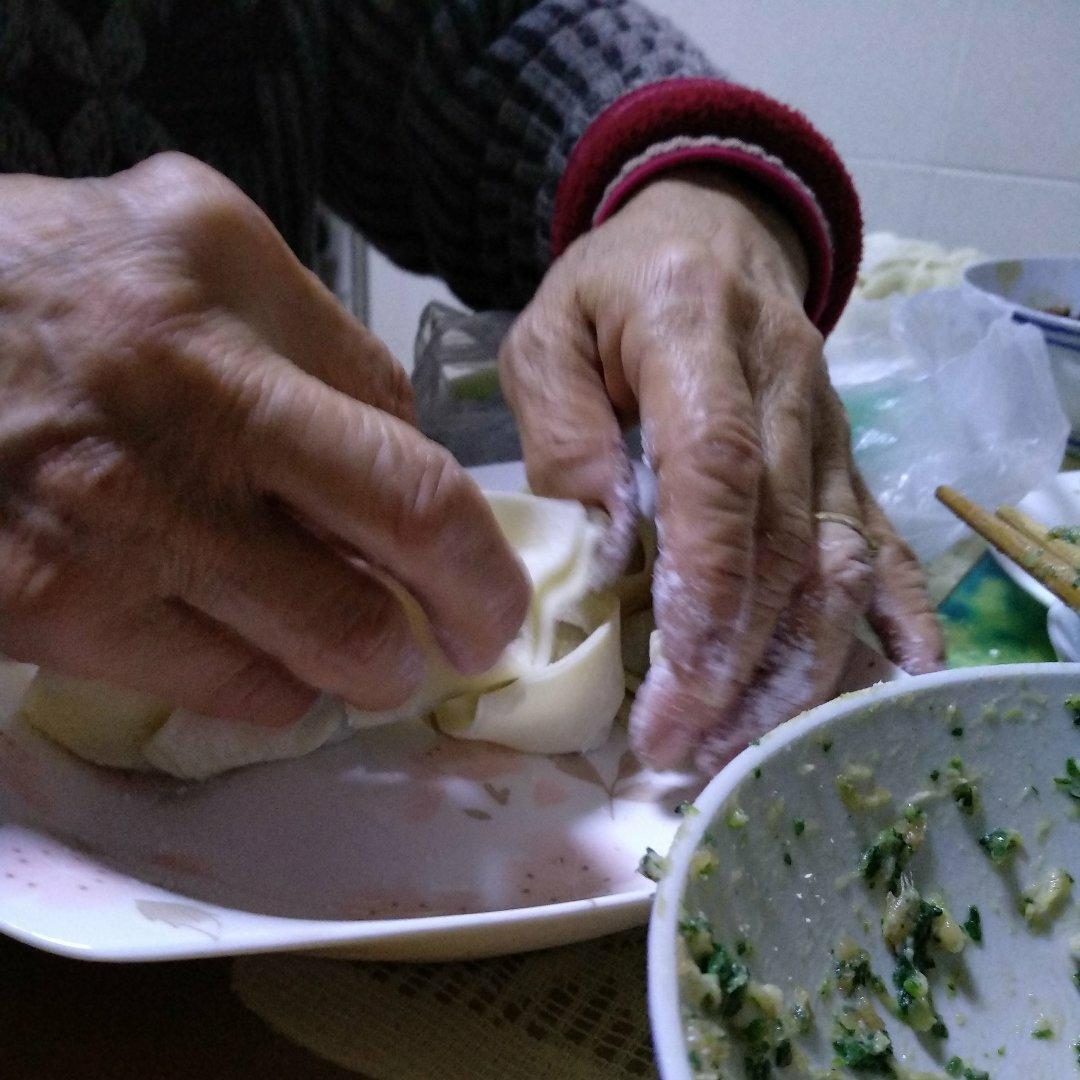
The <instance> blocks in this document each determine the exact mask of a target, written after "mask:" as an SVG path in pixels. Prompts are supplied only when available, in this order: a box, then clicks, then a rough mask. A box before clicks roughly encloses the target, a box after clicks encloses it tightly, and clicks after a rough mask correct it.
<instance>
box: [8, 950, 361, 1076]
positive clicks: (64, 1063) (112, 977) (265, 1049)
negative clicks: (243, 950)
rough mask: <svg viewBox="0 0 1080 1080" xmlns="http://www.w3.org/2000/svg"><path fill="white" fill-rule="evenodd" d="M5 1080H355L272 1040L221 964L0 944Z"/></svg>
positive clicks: (274, 1036)
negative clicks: (118, 959) (112, 959)
mask: <svg viewBox="0 0 1080 1080" xmlns="http://www.w3.org/2000/svg"><path fill="white" fill-rule="evenodd" d="M0 1077H3V1080H98V1078H104V1077H108V1080H181V1078H183V1080H192V1078H195V1077H197V1078H199V1080H233V1078H234V1077H235V1078H236V1080H241V1078H243V1080H252V1078H254V1077H270V1078H274V1077H281V1078H282V1080H346V1078H347V1080H357V1074H356V1073H354V1072H347V1071H346V1070H344V1069H339V1068H337V1066H334V1065H330V1064H328V1063H326V1062H324V1061H321V1060H320V1059H318V1058H316V1057H314V1056H313V1055H312V1054H309V1053H308V1052H307V1051H306V1050H304V1049H302V1048H300V1047H298V1046H295V1045H294V1044H293V1043H291V1042H289V1041H288V1040H286V1039H284V1038H282V1037H281V1036H280V1035H278V1034H276V1033H275V1032H274V1031H272V1030H271V1029H270V1028H269V1027H267V1026H266V1025H265V1024H264V1023H263V1022H262V1021H261V1020H260V1019H259V1018H258V1017H257V1016H255V1015H254V1013H251V1012H249V1011H248V1010H247V1009H245V1008H244V1006H243V1005H241V1004H240V1001H239V1000H238V999H237V998H236V996H235V995H234V994H233V993H232V991H231V990H230V988H229V961H228V960H200V961H190V962H180V963H171V964H133V965H123V966H121V965H114V964H96V963H88V962H86V961H84V960H68V959H65V958H62V957H58V956H51V955H48V954H46V953H43V952H39V951H38V950H36V949H31V948H29V947H27V946H25V945H21V944H19V943H18V942H15V941H12V940H11V939H10V938H5V937H3V936H0Z"/></svg>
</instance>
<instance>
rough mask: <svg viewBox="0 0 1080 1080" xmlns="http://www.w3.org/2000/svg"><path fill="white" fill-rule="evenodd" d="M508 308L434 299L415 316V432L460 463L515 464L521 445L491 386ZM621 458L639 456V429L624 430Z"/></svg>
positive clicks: (509, 316) (495, 387)
mask: <svg viewBox="0 0 1080 1080" xmlns="http://www.w3.org/2000/svg"><path fill="white" fill-rule="evenodd" d="M514 318H515V316H514V313H513V312H509V311H478V312H475V313H471V312H467V311H458V310H456V309H454V308H452V307H449V306H448V305H446V304H440V303H438V302H437V301H436V302H432V303H430V304H428V306H427V307H426V308H424V310H423V312H422V313H421V315H420V329H419V331H418V333H417V335H416V345H415V349H414V353H413V357H414V359H413V374H412V384H413V392H414V395H415V400H416V415H417V421H418V423H419V425H420V430H421V431H422V432H423V433H424V434H425V435H426V436H427V437H428V438H429V439H433V440H434V441H435V442H437V443H440V444H441V445H443V446H445V447H446V448H447V449H448V450H449V451H450V452H451V453H452V454H453V455H454V457H456V458H457V459H458V461H460V462H461V464H462V465H466V466H470V465H488V464H492V463H494V462H499V461H518V460H520V458H521V441H520V439H519V438H518V432H517V425H516V424H515V423H514V417H513V414H512V413H511V412H510V408H509V406H508V405H507V404H506V402H505V400H504V399H503V396H502V391H501V390H500V389H499V371H498V356H499V346H500V345H501V344H502V340H503V338H504V337H505V336H506V334H507V331H509V329H510V326H511V324H512V323H513V321H514ZM626 448H627V453H628V454H629V455H630V457H631V458H632V459H634V460H639V459H640V457H641V432H640V430H639V429H637V428H632V429H631V430H629V431H627V432H626Z"/></svg>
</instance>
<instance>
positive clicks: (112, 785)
mask: <svg viewBox="0 0 1080 1080" xmlns="http://www.w3.org/2000/svg"><path fill="white" fill-rule="evenodd" d="M474 475H476V477H477V479H478V480H479V481H480V483H481V484H482V486H484V487H487V488H490V489H494V488H520V487H521V486H522V484H523V481H524V476H523V472H522V469H521V467H520V465H511V466H495V467H489V468H484V469H478V470H475V471H474ZM892 671H893V669H891V668H890V667H889V666H888V665H886V664H885V663H884V661H882V660H881V658H880V657H877V656H876V654H873V653H869V652H868V651H866V652H860V654H859V657H858V658H857V660H856V661H855V663H854V664H853V665H852V668H851V669H850V671H849V675H848V679H847V683H848V685H867V684H868V683H870V682H874V681H877V680H879V679H882V678H889V677H891V674H892ZM29 676H30V669H27V668H22V667H19V666H16V665H10V664H9V665H6V666H2V667H0V931H4V932H6V933H8V934H11V935H12V936H14V937H17V938H20V939H22V940H24V941H27V942H30V943H31V944H34V945H37V946H40V947H42V948H45V949H49V950H52V951H55V952H60V953H66V954H71V955H75V956H81V957H86V958H90V959H99V960H119V961H130V960H160V959H170V958H180V957H194V956H213V955H228V954H235V953H244V952H262V951H273V950H300V949H332V950H333V951H335V952H337V953H340V954H342V955H348V956H353V957H364V958H380V959H392V960H432V959H451V958H465V957H479V956H486V955H497V954H500V953H510V952H520V951H525V950H528V949H535V948H543V947H548V946H553V945H558V944H566V943H569V942H572V941H577V940H583V939H586V938H590V937H597V936H600V935H602V934H606V933H612V932H614V931H616V930H620V929H624V928H626V927H629V926H633V925H639V924H641V923H643V922H644V921H645V919H646V917H647V913H648V907H649V903H650V900H651V896H652V886H651V885H650V884H649V883H648V882H646V881H645V880H644V879H643V878H641V877H639V876H638V875H637V873H636V867H637V865H638V861H639V859H640V857H641V855H642V853H643V851H644V849H645V848H646V846H652V847H655V848H666V847H667V845H668V844H669V843H670V841H671V837H672V835H673V834H674V831H675V828H676V824H677V821H678V819H677V817H676V816H675V814H674V808H675V806H676V805H677V804H678V803H679V802H680V801H682V800H683V799H686V798H688V797H693V795H694V794H695V793H696V791H697V787H698V786H700V785H698V784H696V782H695V781H694V780H692V779H691V778H690V777H689V776H687V775H684V774H680V773H663V774H657V773H652V772H649V771H646V770H642V769H641V768H640V767H639V766H638V764H637V762H636V761H635V759H634V758H633V756H632V755H631V754H630V753H629V752H628V750H627V745H626V737H625V733H624V732H623V731H622V729H621V728H617V729H616V731H615V733H614V734H613V736H612V738H611V739H610V740H609V742H608V744H607V745H606V746H604V747H603V748H602V749H600V750H599V751H597V752H595V753H591V754H588V755H579V754H574V755H566V756H561V757H550V758H549V757H537V756H532V755H527V754H519V753H515V752H513V751H510V750H504V749H501V748H498V747H494V746H490V745H487V744H482V743H471V742H462V741H455V740H452V739H447V738H445V737H442V736H439V735H437V734H436V733H434V732H433V731H431V730H430V729H429V728H428V727H427V726H425V725H422V724H413V725H406V724H402V725H394V726H391V727H384V728H378V729H374V730H369V731H364V732H361V733H358V734H357V735H356V736H355V737H353V738H351V739H349V740H348V741H346V742H344V743H340V744H338V745H335V746H330V747H324V748H323V749H322V750H320V751H319V752H317V753H315V754H313V755H311V756H309V757H307V758H304V759H302V760H300V761H291V762H280V763H275V764H272V765H263V766H258V767H254V768H250V769H244V770H240V771H238V772H235V773H232V774H229V775H226V776H223V777H219V778H217V779H214V780H211V781H208V782H206V783H202V784H184V783H180V782H177V781H174V780H171V779H167V778H161V777H152V776H143V775H138V774H131V773H122V772H118V771H113V770H108V769H99V768H96V767H93V766H90V765H86V764H84V763H82V762H80V761H77V760H76V759H74V758H73V757H71V756H70V755H68V754H66V753H64V752H62V751H60V750H58V749H57V748H56V747H54V746H52V745H51V744H50V743H48V742H46V741H45V740H43V739H41V738H40V737H38V736H36V735H35V734H34V733H33V732H30V731H27V730H26V729H24V728H22V727H21V726H20V725H17V724H11V723H9V722H6V721H5V718H9V717H10V716H11V713H12V710H13V708H14V706H15V704H16V703H17V701H18V700H19V696H20V694H21V691H22V688H23V687H24V686H25V684H26V681H27V680H28V678H29Z"/></svg>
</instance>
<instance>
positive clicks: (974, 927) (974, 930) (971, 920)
mask: <svg viewBox="0 0 1080 1080" xmlns="http://www.w3.org/2000/svg"><path fill="white" fill-rule="evenodd" d="M962 925H963V928H964V933H965V934H967V936H968V937H969V938H971V940H972V941H974V942H975V943H976V944H981V943H982V939H983V932H982V916H981V915H980V914H979V909H978V908H977V907H975V906H974V905H972V906H971V907H969V908H968V917H967V918H966V919H965V920H964V922H963V924H962Z"/></svg>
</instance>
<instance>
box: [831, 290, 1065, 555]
mask: <svg viewBox="0 0 1080 1080" xmlns="http://www.w3.org/2000/svg"><path fill="white" fill-rule="evenodd" d="M825 354H826V358H827V360H828V363H829V373H830V376H831V378H832V381H833V385H834V386H835V387H836V388H837V391H838V392H839V394H840V397H841V399H842V400H843V402H844V405H845V407H846V409H847V413H848V417H849V419H850V421H851V427H852V446H853V449H854V453H855V460H856V462H857V463H858V465H859V468H860V469H861V471H862V473H863V476H864V477H865V478H866V481H867V484H868V485H869V487H870V489H871V490H872V491H873V493H874V495H875V496H876V497H877V499H878V500H879V502H880V503H881V505H882V507H883V508H884V510H885V513H886V514H887V515H888V516H889V518H890V519H891V520H892V522H893V524H894V525H895V526H896V528H897V529H898V531H899V532H900V534H901V535H902V536H903V537H904V539H905V540H907V542H908V543H909V544H910V545H911V546H912V548H913V549H914V550H915V553H916V554H917V555H918V556H919V558H920V559H922V560H924V561H925V560H928V559H931V558H934V557H935V556H936V555H939V554H941V553H942V552H943V551H945V550H946V549H947V548H949V547H950V546H951V545H952V544H953V543H955V542H956V541H957V540H959V539H960V538H961V537H962V536H963V535H964V533H965V530H966V526H964V525H963V524H961V523H960V522H959V521H957V520H956V519H955V518H954V517H953V516H952V514H950V513H949V512H948V511H947V510H946V509H945V508H944V507H943V506H941V505H940V504H939V503H938V502H937V500H936V499H935V498H934V489H935V488H936V487H937V486H938V485H939V484H948V485H949V486H951V487H954V488H956V489H957V490H958V491H961V492H963V494H965V495H966V496H967V497H968V498H970V499H973V500H975V501H976V502H978V503H981V504H983V505H984V506H988V507H994V506H997V505H998V504H999V503H1003V502H1016V501H1017V500H1019V499H1020V498H1021V497H1022V496H1023V495H1025V494H1026V493H1027V492H1028V491H1030V490H1031V489H1032V488H1034V487H1038V486H1039V485H1040V484H1043V483H1045V482H1046V481H1048V480H1049V479H1050V478H1051V477H1052V476H1054V475H1055V474H1056V473H1057V471H1058V470H1059V469H1060V467H1061V461H1062V457H1063V455H1064V452H1065V445H1066V440H1067V438H1068V432H1069V424H1068V421H1067V419H1066V417H1065V413H1064V411H1063V410H1062V407H1061V404H1060V402H1059V399H1058V394H1057V390H1056V388H1055V385H1054V380H1053V376H1052V374H1051V370H1050V358H1049V354H1048V353H1047V349H1046V344H1045V342H1044V341H1043V339H1042V336H1041V335H1040V334H1039V332H1038V331H1037V330H1035V329H1034V328H1033V327H1030V326H1021V325H1019V324H1018V323H1014V322H1013V321H1012V320H1011V318H1010V317H1009V314H1008V312H1007V311H1005V310H1003V309H1002V308H1001V307H999V306H998V305H996V304H994V303H992V302H989V301H985V302H984V301H981V300H979V299H978V298H976V297H973V296H971V295H970V294H969V293H967V292H966V291H962V290H960V289H935V290H932V291H930V292H924V293H920V294H918V295H916V296H913V297H910V298H904V297H902V296H901V295H899V294H897V295H893V296H890V297H888V298H886V299H883V300H862V299H856V300H854V301H852V304H851V305H850V307H849V309H848V311H847V312H846V313H845V315H844V318H843V320H842V321H841V323H840V325H839V326H838V327H837V329H836V331H835V332H834V333H833V334H832V336H831V337H830V338H829V340H828V341H827V342H826V345H825Z"/></svg>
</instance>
